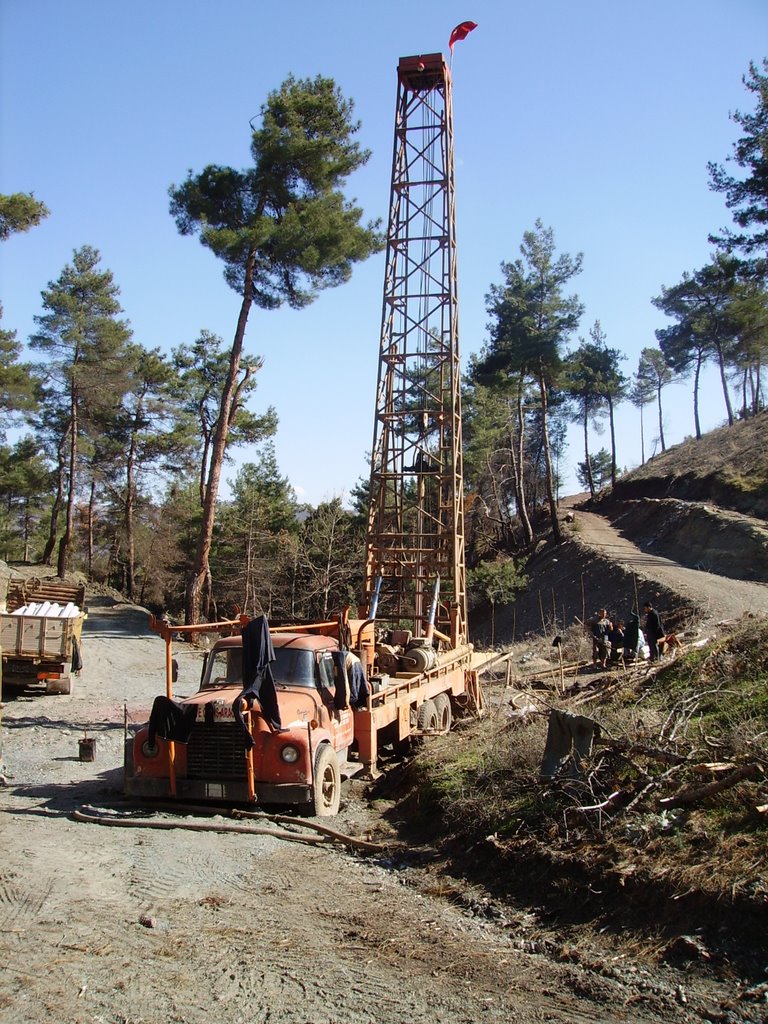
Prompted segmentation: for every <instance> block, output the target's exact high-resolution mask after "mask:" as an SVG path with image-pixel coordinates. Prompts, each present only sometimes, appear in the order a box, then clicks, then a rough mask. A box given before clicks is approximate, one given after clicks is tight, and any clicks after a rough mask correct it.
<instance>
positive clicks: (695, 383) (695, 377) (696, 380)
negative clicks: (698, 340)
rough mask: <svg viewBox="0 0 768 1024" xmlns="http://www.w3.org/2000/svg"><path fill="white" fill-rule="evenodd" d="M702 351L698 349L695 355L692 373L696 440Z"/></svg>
mask: <svg viewBox="0 0 768 1024" xmlns="http://www.w3.org/2000/svg"><path fill="white" fill-rule="evenodd" d="M703 360H704V353H703V352H702V351H701V349H699V354H698V356H697V357H696V369H695V371H694V374H693V424H694V427H695V428H696V440H697V441H700V440H701V422H700V421H699V381H700V380H701V364H702V362H703Z"/></svg>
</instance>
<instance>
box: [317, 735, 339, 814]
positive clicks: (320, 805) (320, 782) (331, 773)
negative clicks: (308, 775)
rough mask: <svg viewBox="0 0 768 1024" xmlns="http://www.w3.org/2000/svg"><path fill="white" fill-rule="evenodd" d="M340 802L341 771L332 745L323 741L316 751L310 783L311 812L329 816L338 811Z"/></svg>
mask: <svg viewBox="0 0 768 1024" xmlns="http://www.w3.org/2000/svg"><path fill="white" fill-rule="evenodd" d="M340 803H341V773H340V772H339V762H338V760H337V758H336V754H335V752H334V750H333V747H331V745H330V744H329V743H324V744H323V746H322V747H320V749H319V750H318V752H317V759H316V761H315V777H314V780H313V783H312V801H311V804H310V806H311V811H310V813H311V814H314V815H315V816H316V817H318V818H330V817H331V816H332V815H334V814H338V813H339V804H340Z"/></svg>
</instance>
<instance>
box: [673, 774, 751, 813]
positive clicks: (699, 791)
mask: <svg viewBox="0 0 768 1024" xmlns="http://www.w3.org/2000/svg"><path fill="white" fill-rule="evenodd" d="M757 771H758V766H757V765H756V764H745V765H742V766H741V768H737V769H736V771H735V772H731V774H730V775H726V776H725V778H722V779H718V780H717V781H716V782H710V783H709V784H708V785H706V786H698V787H696V788H693V789H683V790H680V791H679V792H678V793H675V795H674V796H668V797H664V798H663V799H661V800H659V807H686V806H687V805H688V804H693V803H696V802H697V801H699V800H704V799H705V798H706V797H708V796H714V795H715V793H721V792H722V791H723V790H724V789H731V788H732V787H733V786H735V785H736V784H737V783H739V782H741V781H742V780H744V779H750V778H752V777H753V776H754V775H756V774H757Z"/></svg>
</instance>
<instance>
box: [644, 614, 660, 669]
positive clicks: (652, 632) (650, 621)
mask: <svg viewBox="0 0 768 1024" xmlns="http://www.w3.org/2000/svg"><path fill="white" fill-rule="evenodd" d="M643 610H644V611H645V639H646V641H647V643H648V647H649V648H650V651H651V661H658V660H659V640H661V638H662V637H663V636H664V627H663V626H662V624H661V616H660V615H659V613H658V612H657V611H656V609H655V608H654V607H653V605H652V604H651V602H650V601H646V602H645V604H644V605H643Z"/></svg>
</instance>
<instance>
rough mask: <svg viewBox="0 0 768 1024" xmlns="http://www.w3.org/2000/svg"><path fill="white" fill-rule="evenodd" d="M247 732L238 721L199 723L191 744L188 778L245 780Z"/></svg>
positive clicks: (195, 727) (188, 759) (194, 730)
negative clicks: (245, 732) (244, 731)
mask: <svg viewBox="0 0 768 1024" xmlns="http://www.w3.org/2000/svg"><path fill="white" fill-rule="evenodd" d="M244 776H245V734H244V733H243V730H242V729H241V728H240V726H239V725H238V724H237V723H236V722H231V723H230V722H216V723H215V724H211V725H205V724H203V723H202V722H199V723H196V724H195V726H194V728H193V729H192V735H191V737H190V739H189V743H188V745H187V778H190V779H207V780H215V779H242V778H244Z"/></svg>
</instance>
